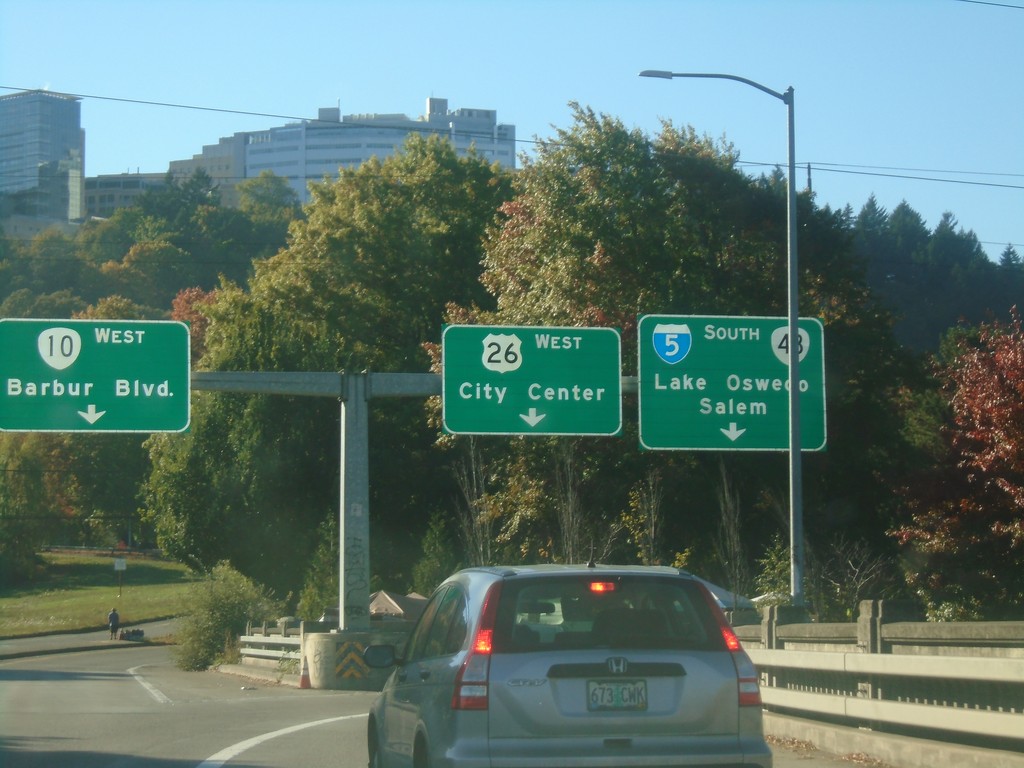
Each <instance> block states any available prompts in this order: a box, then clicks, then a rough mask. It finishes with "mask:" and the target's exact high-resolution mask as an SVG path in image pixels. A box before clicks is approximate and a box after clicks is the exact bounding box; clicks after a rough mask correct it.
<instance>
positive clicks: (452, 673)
mask: <svg viewBox="0 0 1024 768" xmlns="http://www.w3.org/2000/svg"><path fill="white" fill-rule="evenodd" d="M364 657H365V659H366V661H367V663H368V664H369V665H370V666H372V667H376V668H382V667H388V666H392V665H394V666H395V667H396V668H395V670H394V672H393V673H392V674H391V676H390V677H389V678H388V681H387V683H386V684H385V686H384V689H383V691H382V692H381V694H380V696H379V697H378V698H377V700H376V701H375V702H374V704H373V707H372V709H371V711H370V716H369V725H368V728H369V731H368V739H367V743H368V745H369V756H370V760H369V765H370V766H371V768H381V766H387V768H399V766H412V768H441V767H442V766H459V767H460V768H519V767H521V768H527V767H529V768H546V767H547V766H552V767H553V766H558V767H559V768H586V767H588V766H603V767H604V768H628V766H647V768H659V767H660V766H691V767H692V766H716V768H728V767H729V766H761V768H771V765H772V756H771V752H770V751H769V749H768V746H767V744H766V743H765V740H764V733H763V728H762V721H761V718H762V714H761V693H760V688H759V686H758V677H757V671H756V669H755V668H754V665H753V663H752V662H751V661H750V658H749V657H748V656H747V654H746V653H744V651H743V649H742V648H741V647H740V643H739V641H738V640H737V638H736V635H735V634H734V633H733V631H732V629H731V627H730V626H729V624H728V622H727V621H726V619H725V617H724V616H723V614H722V611H721V610H720V609H719V607H718V604H717V603H716V602H715V599H714V598H713V597H712V596H711V594H710V592H708V590H707V588H706V587H705V586H704V585H703V584H702V583H701V582H700V581H699V580H698V579H696V578H695V577H693V576H690V575H689V574H687V573H686V572H685V571H679V570H675V569H671V568H648V567H639V566H638V567H629V566H622V567H620V566H593V565H590V566H557V565H537V566H515V567H493V568H470V569H467V570H463V571H459V572H458V573H456V574H454V575H452V576H450V577H449V578H448V579H447V580H446V581H445V582H444V583H443V584H441V586H440V587H438V588H437V590H436V591H435V592H434V594H433V595H432V596H431V598H430V601H429V603H428V604H427V607H426V609H425V610H424V612H423V615H422V616H421V617H420V620H419V622H418V623H417V625H416V627H415V628H414V629H413V631H412V634H411V635H410V636H409V640H408V642H407V643H406V645H405V649H404V653H402V654H399V653H398V651H397V650H396V648H395V647H394V646H389V645H371V646H369V647H368V648H367V649H366V651H365V653H364Z"/></svg>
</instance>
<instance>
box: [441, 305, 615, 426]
mask: <svg viewBox="0 0 1024 768" xmlns="http://www.w3.org/2000/svg"><path fill="white" fill-rule="evenodd" d="M441 343H442V352H441V354H442V366H443V369H444V370H443V374H442V407H443V419H444V426H445V429H447V430H448V431H449V432H452V433H454V434H490V435H616V434H618V433H619V432H620V431H621V429H622V376H621V370H622V341H621V336H620V334H619V331H618V330H617V329H614V328H559V327H512V326H486V325H449V326H447V327H446V328H445V329H444V332H443V334H442V342H441Z"/></svg>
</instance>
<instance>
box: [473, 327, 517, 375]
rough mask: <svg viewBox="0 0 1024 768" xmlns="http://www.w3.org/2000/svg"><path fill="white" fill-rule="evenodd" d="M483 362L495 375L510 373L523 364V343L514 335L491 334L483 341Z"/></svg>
mask: <svg viewBox="0 0 1024 768" xmlns="http://www.w3.org/2000/svg"><path fill="white" fill-rule="evenodd" d="M483 347H484V350H483V355H482V357H481V361H482V362H483V364H484V368H486V369H487V370H489V371H494V372H495V373H510V372H512V371H516V370H519V366H521V365H522V364H523V342H522V339H520V338H519V337H518V336H516V335H515V334H514V333H489V334H487V335H486V336H484V339H483Z"/></svg>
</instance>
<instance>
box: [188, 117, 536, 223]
mask: <svg viewBox="0 0 1024 768" xmlns="http://www.w3.org/2000/svg"><path fill="white" fill-rule="evenodd" d="M414 132H415V133H420V134H425V135H440V136H444V137H445V138H447V139H448V140H449V141H451V142H452V144H453V145H454V146H455V149H456V151H457V152H458V153H459V154H460V155H462V154H466V153H468V152H469V150H470V148H471V147H472V148H473V150H474V151H475V152H476V154H477V155H478V156H479V157H482V158H484V159H485V160H488V161H490V162H497V163H498V164H500V165H502V166H504V167H507V168H515V162H516V146H515V144H516V129H515V126H514V125H507V124H499V123H498V119H497V112H496V111H495V110H493V109H457V110H454V111H449V110H448V100H447V99H435V98H430V99H427V114H426V115H424V116H422V117H420V118H418V119H415V120H414V119H410V118H409V117H407V116H405V115H402V114H387V115H378V114H365V115H344V116H342V115H341V110H340V109H339V108H337V107H330V108H325V109H321V110H320V111H319V115H318V117H317V119H315V120H303V121H301V122H296V123H288V124H286V125H282V126H280V127H277V128H270V129H268V130H265V131H246V132H242V133H236V134H235V135H234V136H230V137H225V138H222V139H221V140H220V141H219V142H218V143H217V144H214V145H209V146H205V147H203V151H202V153H201V154H198V155H194V156H193V157H192V159H191V160H174V161H172V162H171V164H170V171H171V173H172V174H174V175H175V176H176V177H179V178H180V177H187V176H190V175H191V174H192V173H193V172H194V171H195V170H196V169H198V168H202V169H203V170H205V171H206V173H208V174H209V175H210V177H211V178H212V179H213V180H214V181H215V182H217V183H219V184H220V185H221V191H222V197H223V199H224V202H226V203H229V204H230V203H231V202H232V198H233V195H232V193H231V190H232V188H233V187H234V185H235V184H237V183H238V182H239V181H242V180H244V179H251V178H255V177H256V176H259V175H260V173H262V172H263V171H272V172H273V173H275V174H276V175H278V176H282V177H284V178H286V179H288V182H289V183H290V184H291V186H292V188H293V189H294V190H295V192H296V193H297V194H298V196H299V199H300V200H301V201H302V202H307V201H308V200H309V191H308V189H307V184H308V183H309V182H310V181H322V180H323V179H324V178H325V177H326V178H328V179H333V178H335V177H336V176H337V175H338V169H339V168H353V167H356V166H358V165H360V164H361V163H363V162H365V161H366V160H369V159H370V158H371V157H373V156H377V157H378V158H384V157H387V156H389V155H392V154H394V153H395V152H397V151H398V150H399V149H401V147H402V144H404V143H405V140H406V138H407V137H408V135H409V134H410V133H414Z"/></svg>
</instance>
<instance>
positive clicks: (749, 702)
mask: <svg viewBox="0 0 1024 768" xmlns="http://www.w3.org/2000/svg"><path fill="white" fill-rule="evenodd" d="M703 592H704V600H705V601H706V602H707V604H708V608H710V609H711V613H712V614H714V617H715V620H716V621H717V622H718V628H719V631H720V632H721V633H722V640H723V642H724V643H725V647H726V648H727V649H728V650H729V655H730V656H732V663H733V666H734V667H735V668H736V693H737V697H738V699H739V705H740V706H741V707H760V706H761V684H760V682H759V681H758V675H757V667H755V666H754V662H752V661H751V660H750V657H749V656H747V654H746V653H745V652H744V651H743V645H742V644H741V643H740V639H739V638H738V637H737V636H736V633H735V632H733V629H732V627H731V626H729V622H728V620H727V619H726V618H725V614H724V613H722V609H721V608H720V607H719V605H718V602H717V601H716V600H715V598H714V596H713V595H712V594H711V592H710V591H709V590H707V589H704V590H703Z"/></svg>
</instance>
